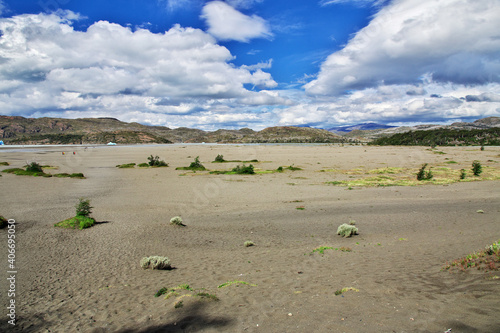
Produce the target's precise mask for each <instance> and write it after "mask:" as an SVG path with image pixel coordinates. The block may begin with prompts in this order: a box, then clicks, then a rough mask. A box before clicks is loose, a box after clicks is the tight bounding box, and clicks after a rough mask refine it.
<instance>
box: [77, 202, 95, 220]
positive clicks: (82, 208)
mask: <svg viewBox="0 0 500 333" xmlns="http://www.w3.org/2000/svg"><path fill="white" fill-rule="evenodd" d="M75 208H76V216H86V217H88V216H89V215H90V214H91V213H92V208H94V207H92V206H90V200H89V199H84V198H80V199H79V201H78V203H77V204H76V206H75Z"/></svg>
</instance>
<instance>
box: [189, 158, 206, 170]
mask: <svg viewBox="0 0 500 333" xmlns="http://www.w3.org/2000/svg"><path fill="white" fill-rule="evenodd" d="M189 168H190V169H191V170H200V171H203V170H206V169H205V167H204V166H203V164H201V162H200V157H199V156H196V157H195V159H194V162H191V164H190V165H189Z"/></svg>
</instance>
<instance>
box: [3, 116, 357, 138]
mask: <svg viewBox="0 0 500 333" xmlns="http://www.w3.org/2000/svg"><path fill="white" fill-rule="evenodd" d="M0 139H1V140H3V141H4V143H5V144H7V145H8V144H104V143H108V142H110V141H111V142H116V143H118V144H120V143H121V144H135V143H174V142H185V143H197V142H207V143H212V142H217V143H291V142H317V143H335V142H347V141H350V139H348V138H344V137H342V136H339V135H337V134H334V133H331V132H329V131H327V130H321V129H315V128H301V127H293V126H284V127H270V128H266V129H264V130H262V131H259V132H256V131H253V130H251V129H249V128H242V129H240V130H225V129H220V130H217V131H214V132H207V131H202V130H199V129H192V128H186V127H180V128H176V129H170V128H168V127H164V126H146V125H141V124H138V123H126V122H122V121H120V120H118V119H114V118H80V119H61V118H24V117H19V116H0Z"/></svg>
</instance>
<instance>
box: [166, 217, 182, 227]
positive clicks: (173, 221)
mask: <svg viewBox="0 0 500 333" xmlns="http://www.w3.org/2000/svg"><path fill="white" fill-rule="evenodd" d="M170 224H173V225H180V226H185V225H184V223H182V218H181V217H180V216H174V217H172V218H171V219H170Z"/></svg>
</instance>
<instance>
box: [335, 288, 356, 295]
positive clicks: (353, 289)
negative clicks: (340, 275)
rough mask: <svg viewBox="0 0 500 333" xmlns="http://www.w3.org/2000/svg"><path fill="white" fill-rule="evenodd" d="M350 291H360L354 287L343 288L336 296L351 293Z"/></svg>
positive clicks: (336, 292)
mask: <svg viewBox="0 0 500 333" xmlns="http://www.w3.org/2000/svg"><path fill="white" fill-rule="evenodd" d="M350 290H352V291H355V292H358V291H359V289H356V288H353V287H347V288H342V289H339V290H337V291H335V296H338V295H342V294H343V293H345V292H347V291H350Z"/></svg>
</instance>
